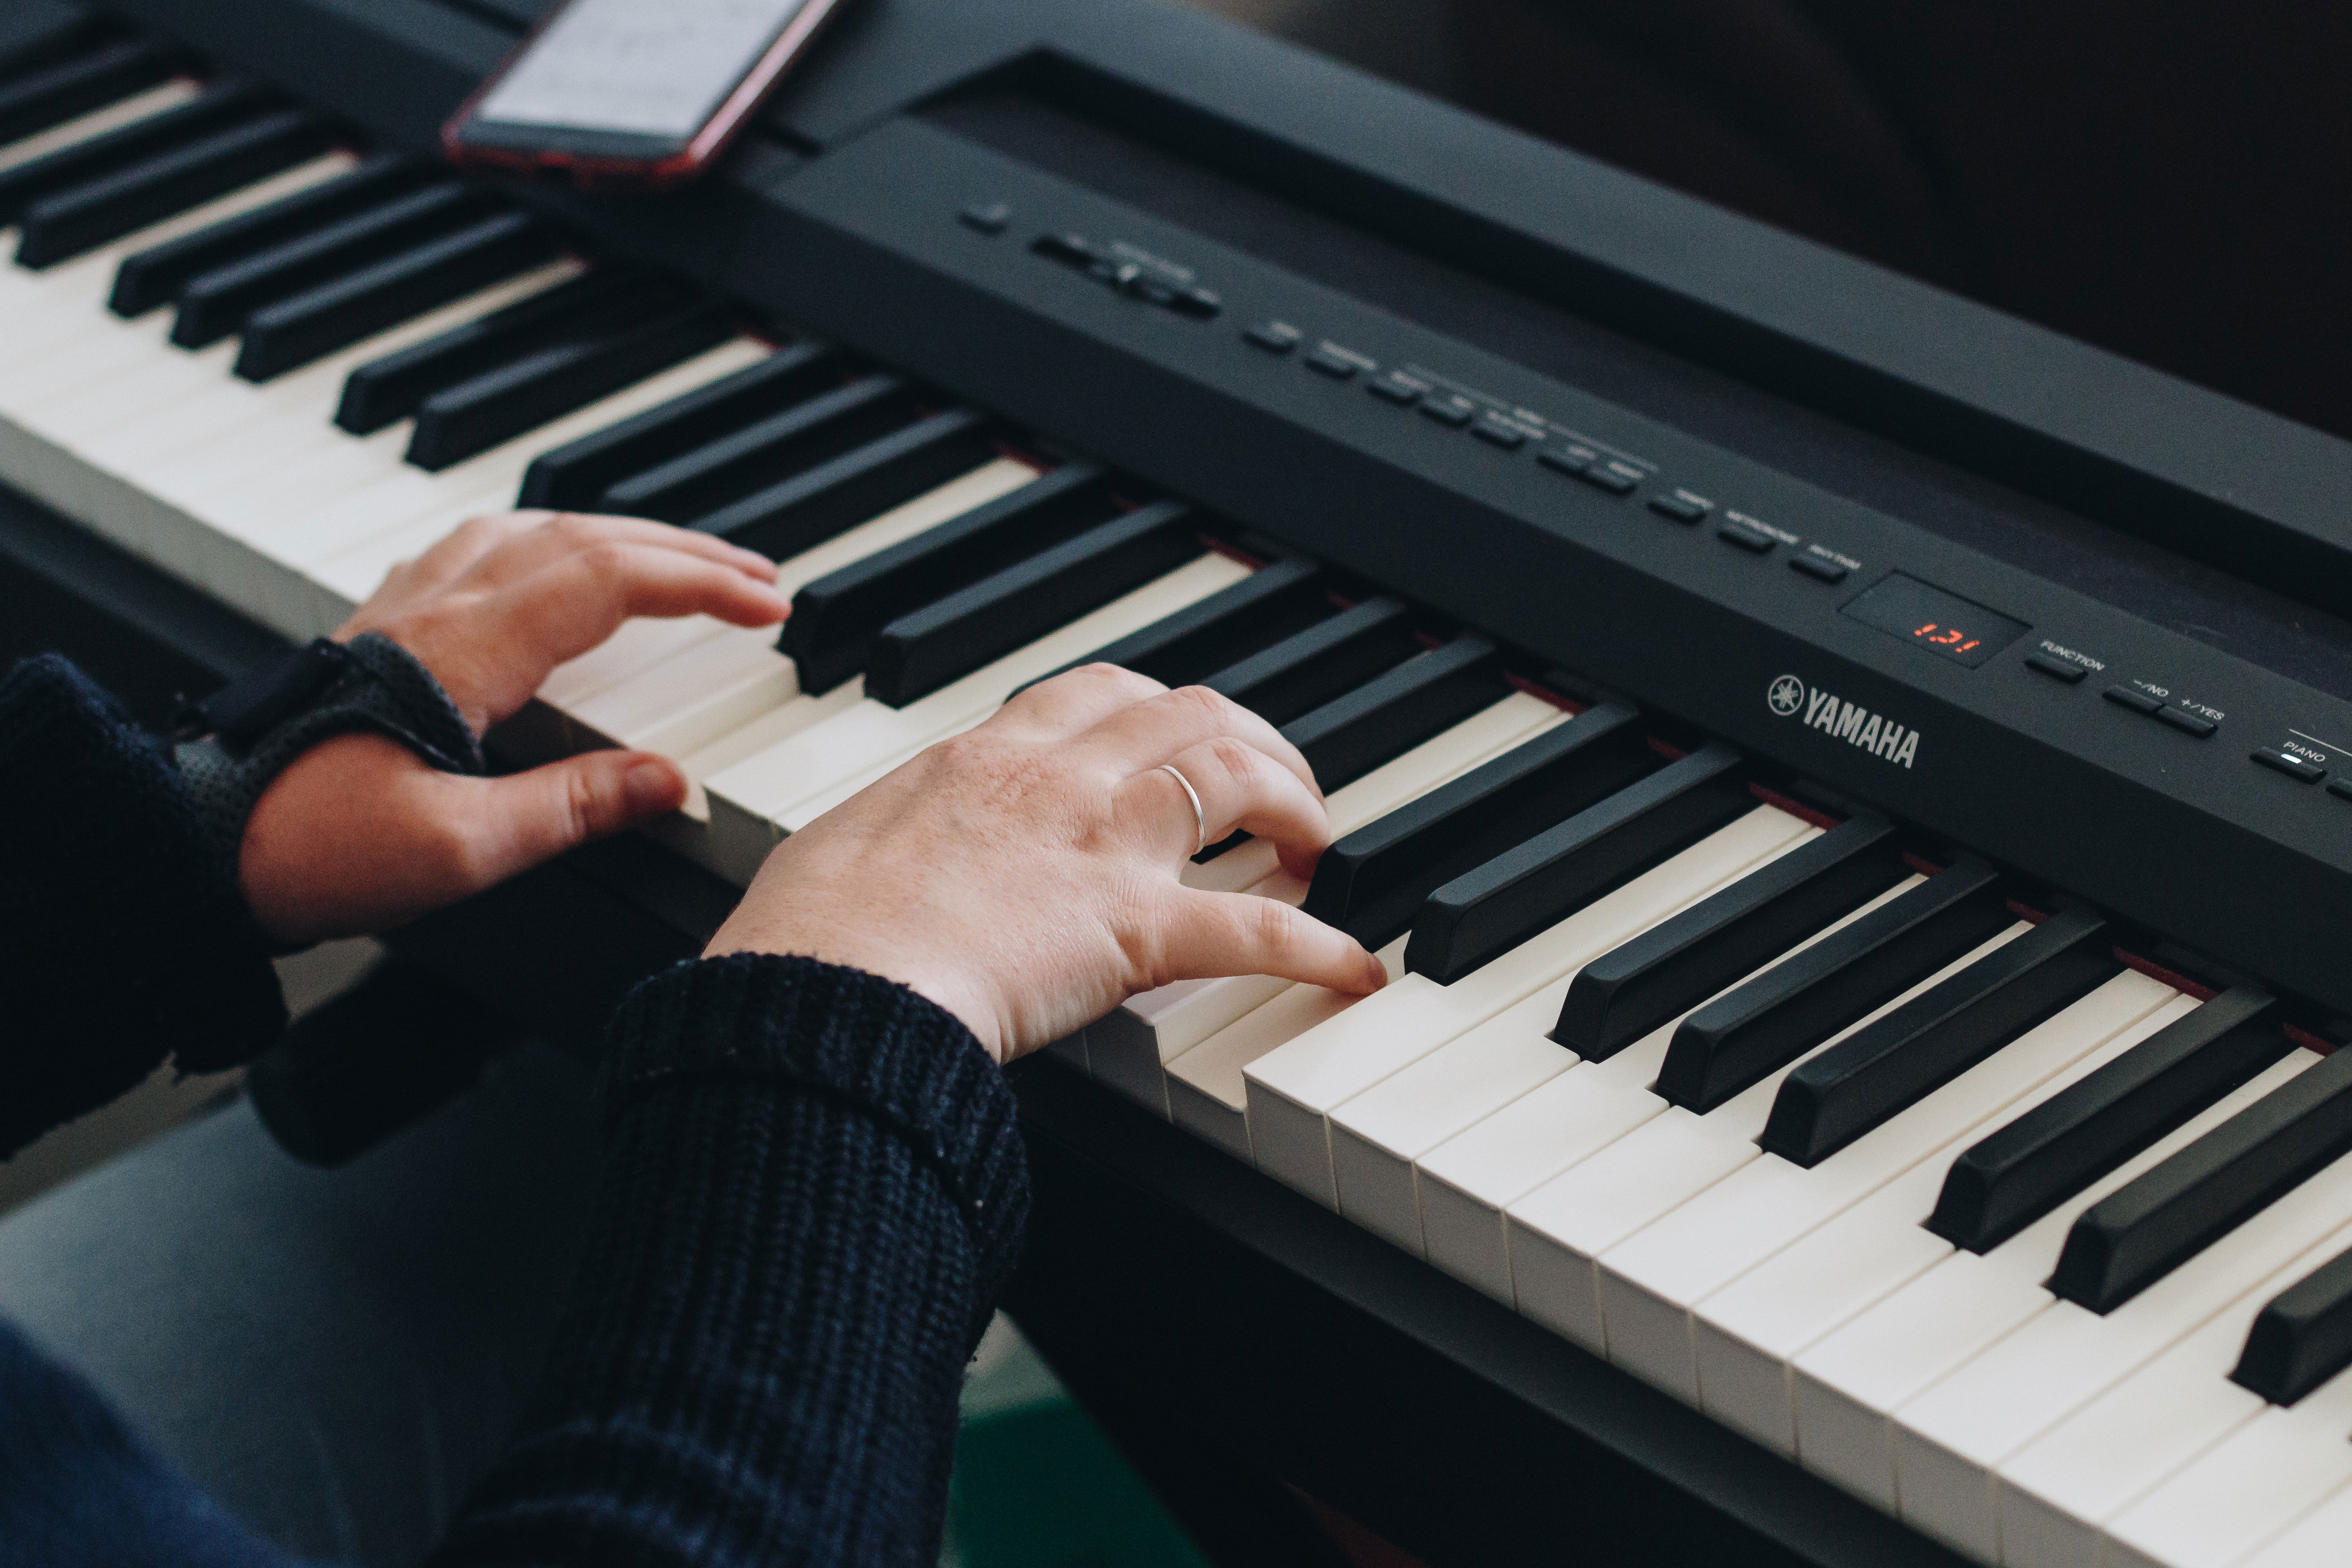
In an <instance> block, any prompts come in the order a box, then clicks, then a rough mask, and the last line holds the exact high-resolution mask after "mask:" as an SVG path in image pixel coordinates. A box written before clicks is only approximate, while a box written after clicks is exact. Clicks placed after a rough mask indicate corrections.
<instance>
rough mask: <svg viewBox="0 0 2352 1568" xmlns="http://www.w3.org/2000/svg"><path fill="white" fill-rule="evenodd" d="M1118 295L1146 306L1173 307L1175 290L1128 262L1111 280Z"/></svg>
mask: <svg viewBox="0 0 2352 1568" xmlns="http://www.w3.org/2000/svg"><path fill="white" fill-rule="evenodd" d="M1111 281H1112V283H1114V284H1116V285H1117V286H1118V290H1119V292H1120V293H1122V294H1125V295H1127V296H1128V297H1129V299H1134V300H1142V301H1143V302H1144V303H1145V304H1147V305H1173V304H1174V303H1175V302H1176V290H1175V289H1173V288H1172V287H1171V286H1170V284H1169V282H1168V280H1167V279H1164V278H1156V277H1154V276H1152V275H1151V274H1150V272H1148V271H1146V270H1145V269H1144V268H1140V267H1138V266H1136V265H1135V264H1134V263H1133V262H1129V264H1128V265H1126V266H1125V267H1122V268H1119V269H1118V273H1117V274H1116V275H1114V276H1113V277H1112V279H1111Z"/></svg>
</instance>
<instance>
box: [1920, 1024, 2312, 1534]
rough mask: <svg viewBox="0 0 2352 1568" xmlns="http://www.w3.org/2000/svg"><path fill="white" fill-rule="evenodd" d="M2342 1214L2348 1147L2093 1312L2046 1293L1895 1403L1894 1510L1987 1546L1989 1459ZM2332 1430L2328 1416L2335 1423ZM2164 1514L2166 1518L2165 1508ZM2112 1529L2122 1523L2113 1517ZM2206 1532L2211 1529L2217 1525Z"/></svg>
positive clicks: (2127, 1369) (2181, 1333)
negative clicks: (1990, 1340)
mask: <svg viewBox="0 0 2352 1568" xmlns="http://www.w3.org/2000/svg"><path fill="white" fill-rule="evenodd" d="M2306 1055H2307V1053H2306ZM2310 1059H2311V1060H2314V1061H2315V1060H2317V1059H2318V1058H2316V1057H2311V1058H2310ZM2347 1224H2352V1156H2347V1157H2346V1158H2345V1159H2343V1160H2339V1161H2337V1162H2336V1163H2335V1164H2333V1165H2331V1166H2329V1167H2328V1168H2327V1169H2326V1170H2324V1171H2322V1172H2320V1173H2318V1174H2317V1175H2315V1176H2313V1177H2312V1178H2311V1179H2310V1180H2309V1181H2307V1182H2305V1183H2304V1184H2302V1185H2301V1186H2299V1187H2297V1188H2295V1189H2294V1191H2293V1192H2291V1193H2289V1194H2286V1195H2285V1196H2284V1197H2282V1198H2280V1199H2279V1200H2278V1201H2277V1202H2275V1203H2273V1204H2272V1205H2270V1206H2269V1207H2268V1208H2265V1209H2263V1211H2262V1212H2261V1213H2260V1214H2257V1215H2253V1216H2252V1218H2250V1219H2247V1220H2246V1221H2244V1222H2243V1223H2242V1224H2241V1225H2239V1226H2237V1227H2236V1228H2235V1229H2233V1230H2231V1231H2230V1232H2229V1233H2228V1234H2227V1235H2225V1236H2223V1237H2221V1239H2220V1240H2218V1241H2216V1242H2214V1243H2213V1244H2212V1245H2211V1246H2210V1247H2206V1248H2205V1249H2204V1250H2203V1251H2202V1252H2200V1253H2199V1254H2198V1255H2197V1256H2196V1257H2194V1258H2190V1259H2189V1261H2188V1262H2186V1263H2184V1264H2182V1265H2181V1266H2180V1267H2179V1268H2177V1269H2175V1270H2173V1272H2171V1273H2170V1274H2168V1275H2166V1276H2165V1277H2164V1278H2163V1279H2159V1280H2158V1281H2157V1282H2156V1283H2155V1284H2153V1285H2150V1286H2149V1287H2147V1289H2145V1290H2143V1291H2141V1292H2140V1293H2139V1294H2138V1295H2137V1296H2135V1297H2133V1298H2132V1299H2131V1300H2128V1301H2126V1302H2125V1303H2124V1304H2123V1305H2122V1306H2120V1307H2117V1308H2116V1310H2113V1311H2111V1312H2108V1313H2105V1315H2102V1314H2100V1313H2097V1312H2093V1311H2090V1310H2086V1309H2084V1308H2083V1307H2079V1306H2077V1305H2075V1304H2074V1302H2072V1301H2055V1300H2053V1302H2051V1304H2050V1305H2049V1306H2047V1307H2046V1308H2044V1309H2043V1310H2042V1311H2040V1312H2038V1313H2036V1314H2034V1316H2033V1317H2032V1320H2031V1321H2027V1322H2026V1323H2024V1324H2023V1325H2021V1327H2020V1328H2018V1329H2017V1331H2015V1332H2013V1333H2011V1334H2010V1335H2009V1336H2008V1337H2007V1338H2005V1339H2003V1340H2002V1341H2001V1342H2000V1343H1998V1344H1996V1345H1994V1346H1992V1347H1991V1348H1990V1349H1989V1350H1987V1351H1985V1352H1983V1353H1982V1354H1980V1355H1979V1356H1977V1357H1976V1358H1975V1359H1973V1360H1972V1361H1970V1362H1969V1363H1968V1364H1966V1365H1964V1366H1962V1367H1959V1368H1958V1369H1957V1370H1956V1371H1954V1372H1953V1373H1950V1374H1949V1375H1948V1376H1947V1377H1945V1378H1944V1379H1942V1380H1941V1381H1940V1382H1938V1383H1937V1384H1935V1385H1934V1386H1932V1387H1930V1388H1928V1389H1927V1390H1926V1391H1925V1392H1923V1393H1921V1394H1918V1395H1917V1396H1916V1398H1914V1399H1912V1400H1910V1401H1908V1402H1907V1403H1906V1404H1905V1405H1902V1406H1901V1407H1900V1408H1899V1409H1897V1410H1896V1412H1895V1492H1896V1495H1897V1497H1898V1498H1899V1499H1900V1500H1901V1502H1902V1510H1903V1518H1904V1520H1905V1521H1906V1522H1908V1523H1910V1524H1912V1525H1914V1526H1916V1528H1918V1529H1920V1530H1923V1531H1926V1532H1927V1533H1928V1534H1930V1535H1933V1536H1935V1537H1937V1539H1938V1540H1941V1541H1946V1542H1950V1543H1952V1544H1954V1545H1956V1546H1958V1547H1959V1548H1960V1549H1962V1550H1963V1551H1969V1552H1977V1553H1978V1554H1979V1555H1981V1556H1988V1557H1990V1556H1991V1555H1992V1554H1994V1553H1996V1552H1999V1550H2000V1528H1999V1522H1998V1521H1999V1517H2000V1516H1999V1514H1998V1512H1997V1510H1996V1508H1995V1499H1994V1496H1993V1487H1992V1471H1993V1468H1995V1467H1996V1466H1998V1465H2000V1463H2001V1462H2002V1461H2003V1460H2005V1459H2007V1458H2010V1457H2011V1455H2013V1454H2015V1453H2016V1452H2017V1451H2018V1450H2019V1449H2020V1448H2021V1447H2024V1446H2025V1445H2026V1444H2027V1443H2030V1442H2032V1440H2033V1439H2034V1438H2035V1437H2037V1436H2040V1435H2041V1434H2042V1433H2043V1432H2045V1431H2048V1430H2049V1429H2050V1428H2051V1427H2052V1426H2055V1425H2056V1424H2057V1423H2058V1422H2060V1421H2062V1420H2063V1419H2065V1417H2066V1416H2067V1415H2071V1414H2072V1413H2073V1412H2074V1411H2075V1410H2078V1409H2080V1408H2081V1407H2082V1406H2083V1405H2085V1404H2087V1403H2089V1402H2090V1401H2091V1400H2093V1399H2095V1398H2096V1397H2097V1396H2098V1395H2099V1394H2102V1393H2104V1392H2105V1390H2106V1389H2108V1388H2110V1387H2112V1386H2113V1385H2114V1384H2116V1383H2117V1382H2120V1381H2121V1380H2122V1379H2123V1378H2125V1377H2126V1376H2128V1375H2129V1374H2130V1373H2132V1372H2134V1371H2136V1370H2137V1368H2139V1367H2141V1366H2143V1365H2145V1364H2147V1363H2148V1362H2150V1361H2152V1360H2154V1359H2155V1358H2156V1356H2158V1354H2160V1353H2162V1352H2164V1351H2165V1350H2167V1349H2168V1348H2169V1347H2170V1346H2172V1345H2174V1344H2176V1343H2178V1342H2179V1341H2180V1340H2181V1339H2182V1338H2184V1337H2185V1336H2187V1335H2188V1334H2189V1333H2190V1332H2191V1331H2194V1330H2195V1329H2196V1328H2197V1327H2198V1326H2199V1325H2200V1324H2201V1323H2203V1322H2204V1321H2206V1320H2207V1319H2209V1318H2210V1317H2212V1316H2213V1315H2214V1314H2215V1313H2217V1312H2219V1311H2221V1310H2222V1309H2223V1308H2225V1307H2227V1306H2229V1305H2230V1303H2231V1301H2233V1300H2237V1299H2238V1298H2239V1297H2240V1296H2242V1295H2244V1294H2246V1293H2247V1292H2249V1291H2251V1290H2252V1289H2254V1288H2255V1287H2256V1286H2257V1285H2259V1284H2260V1283H2261V1282H2262V1281H2263V1279H2265V1278H2266V1277H2268V1276H2269V1275H2270V1274H2271V1273H2273V1271H2275V1270H2276V1269H2278V1268H2282V1267H2284V1265H2285V1264H2286V1263H2287V1262H2289V1261H2290V1260H2292V1259H2293V1258H2296V1257H2297V1256H2299V1255H2301V1254H2302V1253H2304V1252H2305V1251H2308V1250H2309V1249H2310V1248H2312V1247H2315V1246H2317V1245H2318V1244H2319V1243H2320V1242H2321V1241H2322V1240H2324V1239H2325V1238H2326V1237H2328V1236H2330V1235H2332V1234H2334V1233H2335V1232H2336V1230H2337V1229H2338V1228H2339V1227H2341V1226H2345V1225H2347ZM2316 1398H2317V1395H2314V1396H2313V1399H2314V1400H2315V1399H2316ZM2306 1403H2310V1401H2306ZM2345 1421H2346V1422H2347V1424H2352V1406H2347V1409H2346V1414H2345ZM2343 1430H2344V1427H2342V1426H2338V1427H2337V1428H2336V1431H2337V1432H2338V1433H2339V1434H2340V1433H2341V1432H2342V1431H2343ZM2337 1447H2344V1448H2345V1460H2346V1463H2347V1465H2352V1447H2345V1445H2343V1444H2342V1443H2341V1442H2339V1443H2338V1444H2337ZM2347 1476H2352V1471H2347ZM2166 1490H2167V1491H2168V1493H2172V1494H2176V1495H2178V1494H2179V1493H2181V1492H2182V1491H2183V1489H2182V1488H2181V1486H2180V1482H2179V1479H2178V1478H2176V1479H2174V1481H2173V1482H2172V1483H2171V1484H2170V1485H2169V1486H2168V1488H2167V1489H2166ZM2316 1500H2317V1499H2315V1498H2314V1499H2311V1500H2310V1501H2316ZM2294 1511H2297V1512H2299V1511H2301V1510H2300V1509H2297V1510H2294ZM2164 1517H2165V1518H2166V1519H2167V1521H2173V1520H2176V1519H2177V1518H2178V1517H2179V1513H2178V1511H2177V1510H2175V1511H2170V1512H2167V1513H2166V1514H2165V1516H2164ZM2280 1522H2281V1523H2283V1522H2284V1521H2283V1520H2281V1521H2280ZM2118 1528H2119V1529H2120V1528H2124V1527H2123V1524H2122V1521H2118ZM2126 1533H2127V1534H2128V1533H2130V1531H2126ZM2152 1539H2158V1540H2166V1541H2168V1542H2170V1544H2168V1547H2167V1550H2168V1551H2170V1552H2174V1553H2175V1554H2176V1556H2177V1557H2179V1560H2180V1561H2184V1562H2189V1563H2198V1564H2200V1568H2202V1565H2204V1564H2211V1565H2212V1568H2220V1565H2221V1564H2222V1563H2229V1562H2233V1561H2235V1560H2236V1558H2238V1557H2239V1556H2241V1555H2242V1554H2243V1552H2245V1551H2247V1550H2249V1549H2251V1548H2252V1546H2254V1545H2256V1544H2258V1543H2259V1542H2256V1541H2252V1540H2246V1539H2243V1538H2242V1537H2241V1536H2236V1535H2232V1536H2231V1537H2230V1539H2231V1540H2233V1541H2235V1542H2236V1544H2235V1545H2234V1546H2233V1547H2232V1548H2231V1550H2229V1551H2228V1552H2226V1553H2223V1554H2221V1555H2215V1554H2214V1553H2215V1552H2219V1551H2220V1546H2219V1545H2218V1544H2216V1545H2214V1546H2212V1547H2210V1549H2207V1550H2205V1551H2203V1552H2181V1551H2180V1548H2179V1538H2178V1536H2177V1535H2173V1534H2171V1533H2170V1532H2169V1528H2168V1530H2167V1531H2165V1532H2159V1533H2158V1534H2157V1535H2156V1536H2154V1537H2152ZM2213 1539H2214V1540H2215V1541H2216V1542H2219V1540H2220V1539H2221V1538H2220V1537H2215V1538H2213Z"/></svg>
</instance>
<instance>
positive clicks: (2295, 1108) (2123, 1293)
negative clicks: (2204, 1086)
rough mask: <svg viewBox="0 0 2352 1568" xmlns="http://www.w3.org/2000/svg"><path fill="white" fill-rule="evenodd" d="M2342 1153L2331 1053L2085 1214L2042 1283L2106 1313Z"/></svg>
mask: <svg viewBox="0 0 2352 1568" xmlns="http://www.w3.org/2000/svg"><path fill="white" fill-rule="evenodd" d="M2346 1152H2352V1055H2338V1056H2336V1057H2334V1058H2329V1059H2328V1060H2327V1061H2326V1062H2324V1063H2322V1064H2321V1065H2320V1066H2318V1067H2316V1068H2313V1069H2312V1070H2311V1071H2309V1072H2306V1073H2305V1074H2303V1075H2302V1076H2301V1077H2299V1078H2297V1079H2295V1080H2294V1082H2293V1083H2292V1084H2289V1085H2287V1086H2286V1087H2285V1088H2284V1089H2279V1090H2277V1091H2276V1092H2275V1093H2273V1095H2271V1097H2270V1098H2269V1099H2267V1100H2263V1102H2262V1103H2261V1104H2259V1105H2256V1106H2254V1107H2253V1108H2252V1109H2251V1110H2247V1111H2245V1112H2244V1113H2242V1115H2240V1116H2239V1117H2238V1118H2237V1119H2236V1120H2235V1121H2231V1122H2230V1123H2229V1124H2228V1125H2226V1126H2224V1127H2221V1128H2219V1129H2217V1130H2215V1131H2212V1132H2210V1133H2209V1134H2207V1135H2206V1137H2205V1138H2203V1139H2202V1140H2200V1142H2197V1143H2195V1144H2194V1145H2192V1146H2190V1147H2189V1148H2188V1149H2185V1150H2183V1151H2182V1152H2180V1153H2179V1154H2177V1155H2175V1156H2174V1157H2173V1158H2172V1159H2170V1160H2168V1161H2167V1162H2165V1163H2163V1164H2162V1165H2159V1166H2158V1167H2157V1168H2156V1169H2155V1170H2153V1171H2151V1172H2149V1173H2147V1175H2145V1176H2142V1177H2141V1178H2140V1179H2139V1180H2138V1181H2137V1182H2134V1183H2133V1184H2131V1185H2129V1186H2127V1187H2126V1188H2124V1189H2123V1190H2122V1191H2121V1192H2118V1193H2116V1194H2115V1195H2114V1196H2112V1197H2109V1198H2108V1199H2106V1200H2105V1202H2103V1203H2100V1204H2099V1205H2096V1206H2095V1207H2093V1208H2092V1209H2091V1210H2090V1212H2088V1213H2087V1214H2085V1215H2083V1217H2082V1218H2081V1219H2079V1220H2077V1221H2076V1222H2075V1224H2074V1230H2073V1231H2072V1232H2071V1233H2070V1234H2069V1235H2068V1237H2067V1238H2066V1249H2065V1251H2064V1253H2063V1254H2062V1255H2061V1256H2060V1258H2059V1259H2058V1271H2057V1273H2056V1274H2055V1275H2053V1277H2052V1279H2051V1281H2050V1289H2051V1290H2052V1291H2053V1293H2054V1294H2056V1295H2057V1296H2060V1297H2062V1298H2063V1299H2064V1300H2069V1301H2074V1302H2079V1303H2080V1304H2081V1305H2083V1306H2084V1307H2087V1308H2089V1309H2090V1310H2092V1311H2094V1312H2112V1311H2114V1310H2116V1308H2117V1307H2119V1306H2121V1305H2123V1304H2124V1303H2125V1302H2126V1301H2128V1300H2131V1299H2132V1298H2133V1297H2135V1296H2137V1295H2138V1294H2139V1293H2140V1292H2141V1291H2142V1290H2145V1289H2147V1288H2148V1287H2149V1286H2150V1285H2152V1284H2154V1283H2155V1282H2156V1281H2158V1280H2159V1279H2163V1278H2164V1277H2165V1276H2166V1275H2167V1274H2168V1273H2170V1272H2171V1271H2172V1270H2174V1269H2176V1268H2179V1267H2180V1266H2181V1265H2182V1264H2183V1263H2185V1262H2187V1261H2188V1260H2189V1258H2194V1257H2195V1256H2196V1255H2197V1254H2198V1253H2199V1252H2200V1251H2202V1250H2203V1249H2204V1248H2205V1247H2209V1246H2210V1245H2212V1244H2213V1243H2214V1242H2215V1241H2216V1240H2218V1239H2220V1238H2221V1237H2223V1236H2225V1235H2227V1234H2229V1232H2230V1231H2231V1230H2232V1229H2234V1228H2235V1227H2236V1226H2239V1225H2240V1224H2241V1223H2242V1222H2243V1221H2245V1220H2246V1219H2247V1218H2249V1217H2250V1216H2252V1215H2256V1214H2259V1213H2261V1212H2262V1210H2263V1209H2264V1208H2265V1207H2267V1206H2268V1205H2271V1204H2273V1203H2274V1202H2276V1201H2277V1200H2278V1199H2279V1198H2280V1197H2281V1196H2283V1195H2284V1194H2286V1193H2289V1192H2292V1191H2293V1190H2294V1188H2295V1187H2297V1186H2299V1185H2301V1184H2303V1183H2304V1182H2305V1181H2306V1180H2308V1179H2309V1178H2310V1177H2311V1175H2312V1173H2314V1172H2315V1171H2317V1170H2318V1169H2319V1168H2320V1167H2321V1166H2323V1165H2326V1164H2329V1163H2333V1162H2334V1161H2335V1160H2336V1158H2337V1157H2338V1156H2339V1155H2342V1154H2344V1153H2346Z"/></svg>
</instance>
